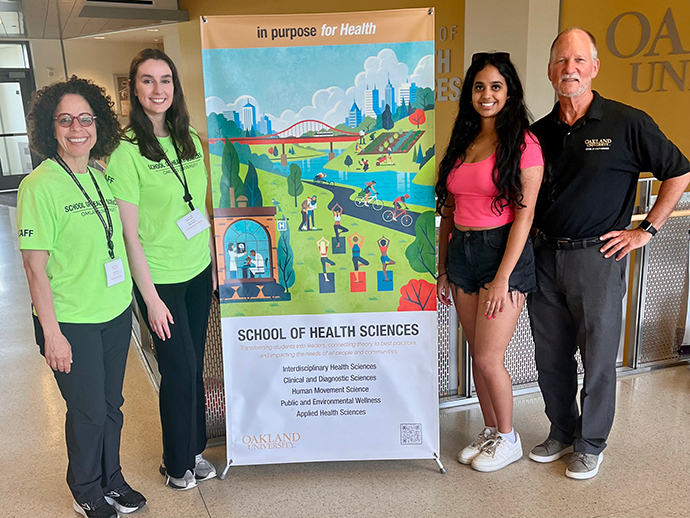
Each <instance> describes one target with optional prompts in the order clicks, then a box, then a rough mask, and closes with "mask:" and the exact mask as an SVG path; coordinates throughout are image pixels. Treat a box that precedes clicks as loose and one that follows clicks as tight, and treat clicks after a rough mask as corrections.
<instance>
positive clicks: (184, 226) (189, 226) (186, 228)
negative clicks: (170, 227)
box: [177, 209, 211, 239]
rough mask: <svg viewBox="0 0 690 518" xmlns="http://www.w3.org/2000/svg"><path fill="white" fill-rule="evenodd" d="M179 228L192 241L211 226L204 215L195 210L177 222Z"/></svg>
mask: <svg viewBox="0 0 690 518" xmlns="http://www.w3.org/2000/svg"><path fill="white" fill-rule="evenodd" d="M177 226H178V227H180V230H181V231H182V233H183V234H184V237H186V238H187V239H192V238H193V237H194V236H196V235H197V234H198V233H199V232H201V231H203V230H206V229H207V228H208V227H210V226H211V224H210V223H209V222H208V220H207V219H206V217H205V216H204V213H203V212H201V211H200V210H199V209H194V210H193V211H192V212H190V213H189V214H187V215H186V216H185V217H183V218H180V219H178V220H177Z"/></svg>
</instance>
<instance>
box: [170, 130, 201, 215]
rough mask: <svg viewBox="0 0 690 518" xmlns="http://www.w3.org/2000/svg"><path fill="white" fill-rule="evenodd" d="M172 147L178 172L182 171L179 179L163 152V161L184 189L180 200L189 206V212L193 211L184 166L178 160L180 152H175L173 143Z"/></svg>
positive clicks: (180, 160)
mask: <svg viewBox="0 0 690 518" xmlns="http://www.w3.org/2000/svg"><path fill="white" fill-rule="evenodd" d="M173 147H174V148H175V154H176V155H177V161H178V162H179V163H180V171H182V178H180V175H179V174H178V173H177V171H176V170H175V168H174V167H173V165H172V162H171V161H170V159H169V158H168V155H166V154H165V151H163V156H164V157H165V161H166V162H167V164H168V167H169V168H170V170H171V171H172V172H173V173H175V176H176V177H177V179H178V180H179V181H180V183H181V184H182V187H183V188H184V196H183V197H182V199H183V200H184V202H185V203H186V204H187V205H189V210H191V211H194V204H193V203H192V194H191V193H190V192H189V186H188V185H187V176H186V175H185V174H184V166H183V165H182V159H181V158H180V152H179V151H178V150H177V146H176V145H175V143H174V142H173Z"/></svg>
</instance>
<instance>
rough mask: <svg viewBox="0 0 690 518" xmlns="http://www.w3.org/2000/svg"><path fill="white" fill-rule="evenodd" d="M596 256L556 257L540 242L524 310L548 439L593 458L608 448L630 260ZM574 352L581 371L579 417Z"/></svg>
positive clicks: (590, 251) (580, 252)
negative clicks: (533, 282)
mask: <svg viewBox="0 0 690 518" xmlns="http://www.w3.org/2000/svg"><path fill="white" fill-rule="evenodd" d="M599 248H601V247H600V246H592V247H589V248H584V249H576V250H554V249H553V248H552V247H549V246H548V245H547V244H545V243H544V242H543V241H542V240H540V239H539V238H537V239H536V240H535V246H534V249H535V266H536V274H537V286H538V291H537V292H536V293H533V294H531V295H530V296H529V298H528V302H527V304H528V308H529V316H530V323H531V326H532V335H533V337H534V343H535V348H536V350H535V357H536V362H537V371H538V374H539V387H540V388H541V391H542V394H543V396H544V403H545V406H546V415H547V417H548V418H549V420H550V421H551V431H550V433H549V437H550V438H552V439H555V440H557V441H560V442H562V443H566V444H571V443H572V444H573V447H574V450H575V451H578V452H583V453H591V454H598V453H600V452H601V451H602V450H603V449H604V448H605V447H606V439H607V438H608V435H609V432H610V431H611V425H612V424H613V416H614V412H615V406H616V357H617V354H618V345H619V341H620V333H621V321H622V302H621V301H622V298H623V296H624V295H625V286H626V285H625V265H626V260H627V259H626V260H622V261H618V262H616V261H615V259H614V257H611V258H609V259H605V258H604V254H602V253H601V252H599ZM578 347H579V349H580V355H581V357H582V363H583V365H584V369H585V376H584V384H583V388H582V391H581V393H580V409H579V410H578V406H577V402H576V397H577V362H576V360H575V353H576V351H577V348H578Z"/></svg>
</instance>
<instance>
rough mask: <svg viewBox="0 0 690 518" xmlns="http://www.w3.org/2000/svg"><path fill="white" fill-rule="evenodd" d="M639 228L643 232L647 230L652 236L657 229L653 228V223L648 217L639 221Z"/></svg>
mask: <svg viewBox="0 0 690 518" xmlns="http://www.w3.org/2000/svg"><path fill="white" fill-rule="evenodd" d="M640 228H641V229H642V230H644V231H645V232H649V233H650V234H652V237H654V236H655V235H656V233H657V232H658V230H657V229H656V228H654V225H652V223H651V222H650V221H649V220H648V219H646V220H644V221H643V222H642V223H640Z"/></svg>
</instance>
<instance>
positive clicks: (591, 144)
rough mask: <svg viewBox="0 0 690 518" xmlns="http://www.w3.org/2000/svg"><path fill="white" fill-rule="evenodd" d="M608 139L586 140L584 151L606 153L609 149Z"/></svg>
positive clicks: (609, 140) (609, 141)
mask: <svg viewBox="0 0 690 518" xmlns="http://www.w3.org/2000/svg"><path fill="white" fill-rule="evenodd" d="M611 142H612V140H611V139H610V138H588V139H585V151H608V150H609V149H611Z"/></svg>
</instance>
